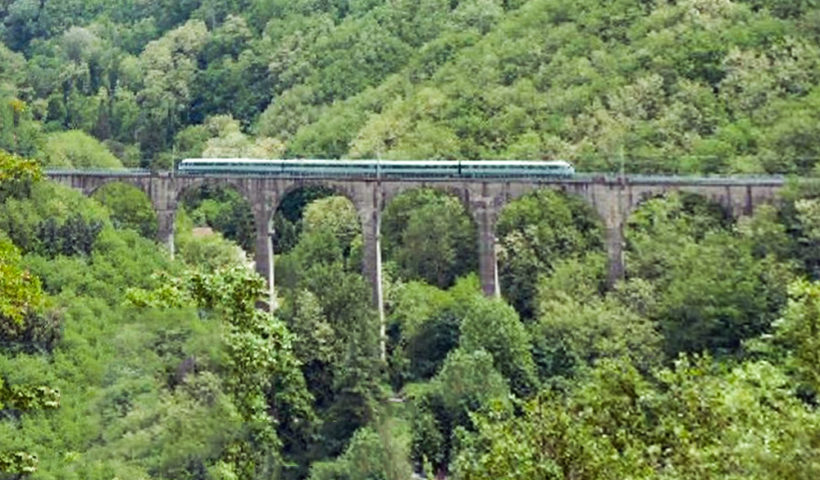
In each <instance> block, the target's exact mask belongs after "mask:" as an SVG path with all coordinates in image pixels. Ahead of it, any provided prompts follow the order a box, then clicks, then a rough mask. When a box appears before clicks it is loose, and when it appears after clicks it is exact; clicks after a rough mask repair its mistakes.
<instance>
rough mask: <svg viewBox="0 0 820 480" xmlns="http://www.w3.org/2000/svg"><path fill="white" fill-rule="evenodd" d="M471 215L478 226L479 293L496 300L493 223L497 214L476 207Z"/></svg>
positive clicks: (495, 259)
mask: <svg viewBox="0 0 820 480" xmlns="http://www.w3.org/2000/svg"><path fill="white" fill-rule="evenodd" d="M473 215H474V218H475V220H476V224H477V225H478V276H479V280H480V281H481V291H482V292H483V293H484V295H486V296H488V297H495V298H497V297H499V296H501V288H500V286H499V284H498V256H497V251H496V250H497V249H496V247H497V242H496V238H495V221H496V219H497V217H498V214H497V212H496V211H495V210H493V209H491V208H489V207H478V208H477V209H475V210H474V212H473Z"/></svg>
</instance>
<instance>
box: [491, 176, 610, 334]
mask: <svg viewBox="0 0 820 480" xmlns="http://www.w3.org/2000/svg"><path fill="white" fill-rule="evenodd" d="M496 232H497V235H498V238H499V243H500V246H501V251H500V253H499V273H498V276H499V281H500V282H501V291H502V293H503V295H504V297H505V298H506V299H508V300H509V302H510V303H512V305H513V306H514V307H515V308H516V310H517V311H518V312H519V313H520V314H521V316H522V317H524V318H525V319H531V318H533V316H534V314H535V305H534V302H535V293H536V289H537V283H538V275H543V274H545V273H548V272H550V271H552V269H553V268H554V265H555V264H556V263H558V262H560V261H562V260H565V259H567V258H575V257H578V256H580V255H584V254H586V253H587V252H589V251H594V250H599V249H601V248H602V241H601V240H602V229H601V225H600V221H599V220H598V219H597V218H596V214H595V213H594V212H592V211H591V209H590V207H589V206H588V205H586V204H585V203H584V202H583V201H582V200H580V199H578V198H574V197H569V196H566V195H562V194H559V193H556V192H554V191H552V190H547V189H543V190H538V191H536V192H535V193H532V194H529V195H526V196H524V197H522V198H521V199H519V200H517V201H514V202H512V203H510V204H509V205H508V206H507V207H506V208H505V209H504V210H503V211H502V213H501V216H500V218H499V219H498V224H497V226H496ZM601 268H602V269H603V266H601Z"/></svg>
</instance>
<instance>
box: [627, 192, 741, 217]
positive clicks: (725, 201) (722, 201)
mask: <svg viewBox="0 0 820 480" xmlns="http://www.w3.org/2000/svg"><path fill="white" fill-rule="evenodd" d="M673 194H679V195H685V196H689V197H696V198H700V199H702V200H703V201H704V202H705V203H706V204H708V205H713V206H715V207H717V208H719V209H720V211H721V213H722V214H723V216H724V217H725V218H726V219H729V218H732V219H735V220H736V219H737V218H738V217H739V216H740V215H741V214H742V213H743V212H738V211H737V210H736V209H735V208H733V207H734V205H733V203H732V202H731V199H730V198H729V197H726V196H723V195H721V194H720V192H719V191H717V190H711V189H705V188H703V187H697V186H694V187H692V186H683V187H679V186H672V187H670V188H666V187H661V188H644V189H641V190H640V191H639V192H638V195H633V197H632V198H631V199H630V202H629V204H628V205H627V206H626V209H625V210H624V215H623V222H624V226H626V224H627V222H628V221H629V218H630V217H631V216H632V214H634V213H635V212H636V211H638V210H639V209H640V208H641V207H642V206H643V205H645V204H646V203H647V202H649V201H651V200H654V199H660V198H666V197H668V196H669V195H673Z"/></svg>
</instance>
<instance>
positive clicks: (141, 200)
mask: <svg viewBox="0 0 820 480" xmlns="http://www.w3.org/2000/svg"><path fill="white" fill-rule="evenodd" d="M90 196H91V198H93V199H95V200H97V201H98V202H100V203H101V204H102V205H104V206H105V207H106V208H108V210H109V211H110V212H111V222H112V223H113V225H114V227H116V228H123V229H125V228H130V229H132V230H135V231H136V232H137V233H139V234H140V235H141V236H143V237H145V238H150V239H152V240H153V239H154V238H156V236H157V229H158V219H157V213H156V212H155V211H154V207H153V206H152V205H151V199H150V198H149V197H148V195H146V194H145V192H144V191H143V190H142V189H141V188H138V187H136V186H134V185H132V184H130V183H126V182H117V181H111V182H106V183H105V184H103V185H100V186H99V187H98V188H96V189H94V190H93V191H92V192H91V195H90Z"/></svg>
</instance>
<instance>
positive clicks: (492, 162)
mask: <svg viewBox="0 0 820 480" xmlns="http://www.w3.org/2000/svg"><path fill="white" fill-rule="evenodd" d="M181 163H182V164H188V163H199V164H215V163H246V164H247V163H250V164H260V165H261V164H269V163H293V164H301V165H305V164H307V165H311V164H312V165H327V164H331V163H344V164H347V165H373V164H374V163H382V164H390V165H406V166H424V165H430V166H433V165H435V166H442V165H447V166H454V167H455V166H458V165H459V163H460V164H461V165H462V166H506V167H509V166H544V167H550V166H551V167H568V166H571V165H572V164H571V163H569V162H567V161H565V160H460V161H459V160H377V159H366V160H361V159H358V160H351V159H338V160H337V159H325V160H321V159H314V158H305V159H261V158H186V159H184V160H182V162H181Z"/></svg>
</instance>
